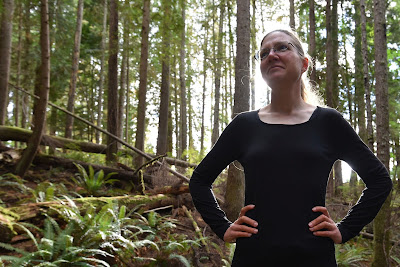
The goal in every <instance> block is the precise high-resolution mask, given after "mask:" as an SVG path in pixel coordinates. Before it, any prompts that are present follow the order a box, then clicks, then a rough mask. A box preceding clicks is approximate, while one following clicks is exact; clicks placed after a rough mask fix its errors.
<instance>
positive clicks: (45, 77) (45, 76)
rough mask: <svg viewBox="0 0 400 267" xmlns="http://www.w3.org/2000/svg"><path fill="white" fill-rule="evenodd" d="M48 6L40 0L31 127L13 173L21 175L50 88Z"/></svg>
mask: <svg viewBox="0 0 400 267" xmlns="http://www.w3.org/2000/svg"><path fill="white" fill-rule="evenodd" d="M48 13H49V7H48V2H47V0H41V4H40V17H41V20H40V51H41V63H40V66H39V68H38V75H37V77H36V84H35V94H36V95H37V96H38V97H39V99H35V103H34V107H33V129H32V135H31V137H30V139H29V142H28V146H27V148H26V149H25V151H24V153H23V155H22V157H21V159H20V160H19V161H18V163H17V165H16V168H15V173H16V174H17V175H19V176H21V177H23V176H24V175H25V173H26V171H27V170H28V168H29V166H30V165H31V163H32V161H33V158H34V157H35V155H36V152H37V149H38V147H39V144H40V141H41V139H42V133H43V129H44V127H45V122H46V108H47V100H48V97H49V89H50V37H49V15H48Z"/></svg>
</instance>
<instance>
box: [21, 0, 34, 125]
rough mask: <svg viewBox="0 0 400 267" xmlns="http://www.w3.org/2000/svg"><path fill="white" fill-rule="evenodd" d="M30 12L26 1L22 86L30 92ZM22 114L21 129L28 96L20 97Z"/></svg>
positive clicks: (25, 120)
mask: <svg viewBox="0 0 400 267" xmlns="http://www.w3.org/2000/svg"><path fill="white" fill-rule="evenodd" d="M30 10H31V1H29V0H28V1H26V5H25V12H24V27H25V37H24V39H25V40H24V64H23V71H22V72H23V79H22V84H23V86H24V87H25V88H26V89H27V90H30V87H31V73H30V72H31V62H30V60H29V58H30V57H31V55H30V47H31V45H32V35H31V21H30ZM21 105H22V112H21V127H22V128H25V127H26V123H27V121H28V118H29V116H28V106H29V102H28V96H27V95H26V94H23V96H22V101H21Z"/></svg>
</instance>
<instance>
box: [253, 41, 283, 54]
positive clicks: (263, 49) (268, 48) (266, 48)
mask: <svg viewBox="0 0 400 267" xmlns="http://www.w3.org/2000/svg"><path fill="white" fill-rule="evenodd" d="M287 43H288V42H276V43H275V44H274V45H273V46H271V47H264V48H261V49H260V52H264V51H265V50H271V48H272V47H277V46H279V45H282V44H287Z"/></svg>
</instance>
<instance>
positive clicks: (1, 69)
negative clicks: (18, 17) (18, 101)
mask: <svg viewBox="0 0 400 267" xmlns="http://www.w3.org/2000/svg"><path fill="white" fill-rule="evenodd" d="M2 11H3V12H2V13H1V22H0V23H1V25H0V58H1V60H0V125H4V124H5V122H6V117H7V106H8V80H9V78H10V62H11V42H12V40H11V35H12V19H13V14H14V0H3V9H2Z"/></svg>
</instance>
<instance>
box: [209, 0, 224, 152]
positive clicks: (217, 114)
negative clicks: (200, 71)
mask: <svg viewBox="0 0 400 267" xmlns="http://www.w3.org/2000/svg"><path fill="white" fill-rule="evenodd" d="M219 8H220V16H219V25H218V44H217V55H216V65H215V67H216V71H215V81H214V83H215V88H214V110H213V117H214V120H213V130H212V135H211V145H214V144H215V142H216V141H217V139H218V136H219V117H220V99H221V72H222V71H221V67H222V63H221V62H222V49H223V47H222V35H223V26H224V11H225V1H224V0H221V2H220V6H219Z"/></svg>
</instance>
